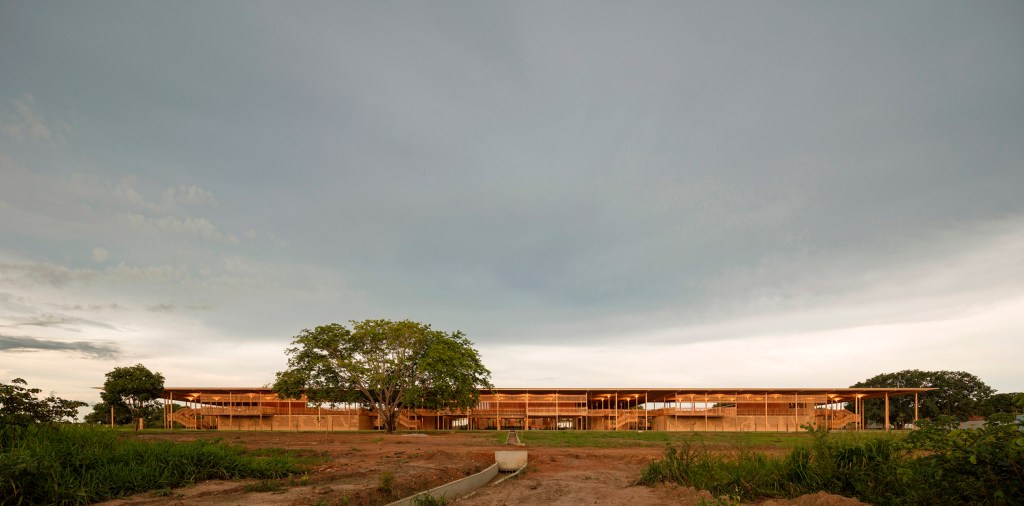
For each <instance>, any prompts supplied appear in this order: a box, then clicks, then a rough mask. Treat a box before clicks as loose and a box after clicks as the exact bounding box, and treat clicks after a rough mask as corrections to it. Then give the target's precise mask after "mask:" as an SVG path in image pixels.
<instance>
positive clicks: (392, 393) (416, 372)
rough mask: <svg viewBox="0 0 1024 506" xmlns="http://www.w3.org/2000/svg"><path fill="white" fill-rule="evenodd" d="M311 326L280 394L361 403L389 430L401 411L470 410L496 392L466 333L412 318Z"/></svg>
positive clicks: (298, 343)
mask: <svg viewBox="0 0 1024 506" xmlns="http://www.w3.org/2000/svg"><path fill="white" fill-rule="evenodd" d="M350 323H351V324H352V329H351V330H349V329H348V328H347V327H345V326H344V325H340V324H337V323H331V324H329V325H322V326H319V327H316V328H314V329H312V330H309V329H304V330H302V332H300V333H299V334H298V335H297V336H295V339H294V340H293V341H292V347H291V348H287V349H286V350H285V354H286V355H288V369H286V370H284V371H281V372H278V373H277V380H276V381H275V383H274V389H275V390H277V392H278V394H279V395H280V396H281V397H284V398H297V397H298V396H299V395H300V394H301V393H302V392H305V393H306V396H307V397H308V398H309V400H310V401H311V402H357V403H360V404H363V405H364V406H366V407H368V408H370V409H372V410H373V411H375V412H376V413H377V414H378V415H379V416H380V417H381V419H382V421H383V423H384V428H385V430H387V431H388V432H389V433H390V432H394V431H395V430H396V429H397V425H398V424H397V422H398V420H397V417H398V412H399V410H400V409H402V408H403V407H406V406H419V407H425V408H431V409H440V410H453V411H464V410H466V409H469V408H471V407H473V406H474V405H475V404H476V402H477V401H478V400H479V391H478V388H480V387H487V388H490V387H492V385H491V383H490V377H491V373H490V371H489V370H487V368H486V367H484V365H483V362H482V361H481V360H480V354H479V353H478V352H477V350H476V349H474V348H473V343H472V342H471V341H470V340H469V339H468V338H466V336H465V335H464V334H463V333H462V332H460V331H454V332H447V333H446V332H442V331H439V330H433V329H431V328H430V325H427V324H423V323H419V322H413V321H409V320H402V321H397V322H395V321H390V320H365V321H361V322H356V321H352V322H350Z"/></svg>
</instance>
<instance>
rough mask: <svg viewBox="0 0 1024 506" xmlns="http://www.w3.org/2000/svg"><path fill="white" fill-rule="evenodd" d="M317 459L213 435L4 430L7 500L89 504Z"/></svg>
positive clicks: (277, 473)
mask: <svg viewBox="0 0 1024 506" xmlns="http://www.w3.org/2000/svg"><path fill="white" fill-rule="evenodd" d="M313 459H315V457H313V456H310V455H306V456H303V455H300V454H297V453H295V452H284V451H282V450H270V451H249V450H245V449H243V448H241V447H238V446H232V445H227V444H223V443H221V442H220V441H219V440H213V441H192V442H188V443H174V442H168V441H158V442H148V441H142V440H139V439H135V438H134V436H132V435H131V434H124V433H118V432H116V431H112V430H109V429H104V428H101V427H91V426H81V425H57V424H30V425H26V426H19V425H5V426H3V427H2V428H0V504H88V503H93V502H98V501H103V500H107V499H112V498H116V497H123V496H126V495H129V494H133V493H137V492H142V491H147V490H158V491H159V490H163V491H166V492H168V493H169V491H170V489H171V488H173V487H179V486H185V485H190V484H193V483H196V482H198V481H202V480H209V479H236V478H263V479H269V478H282V477H285V476H289V475H291V474H296V473H300V472H302V471H303V469H304V468H305V467H306V466H308V465H309V464H310V463H311V462H312V461H313Z"/></svg>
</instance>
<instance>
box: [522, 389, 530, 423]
mask: <svg viewBox="0 0 1024 506" xmlns="http://www.w3.org/2000/svg"><path fill="white" fill-rule="evenodd" d="M523 416H525V417H526V418H525V419H524V421H523V430H530V391H529V390H527V391H526V412H525V413H524V414H523Z"/></svg>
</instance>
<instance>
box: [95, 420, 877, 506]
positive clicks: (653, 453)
mask: <svg viewBox="0 0 1024 506" xmlns="http://www.w3.org/2000/svg"><path fill="white" fill-rule="evenodd" d="M141 437H142V438H146V439H166V440H181V441H185V440H193V439H213V438H217V437H220V438H222V439H223V440H224V441H225V442H227V443H235V444H241V445H244V446H246V447H249V448H275V447H276V448H287V449H301V450H315V451H319V452H326V453H327V454H328V455H329V456H330V460H329V462H327V463H325V464H323V465H320V466H318V467H317V468H316V469H314V470H312V471H311V472H310V473H309V475H308V477H294V478H292V479H291V480H290V482H289V480H279V481H277V482H258V481H256V480H246V481H219V480H218V481H208V482H203V483H200V484H197V485H195V486H192V487H186V488H181V489H175V490H172V491H170V492H169V493H168V494H166V495H162V496H157V495H155V494H154V493H152V492H149V493H143V494H137V495H135V496H131V497H128V498H125V499H120V500H116V501H109V502H107V503H103V504H105V505H128V504H131V505H136V504H140V505H161V506H162V505H186V504H187V505H192V504H196V505H215V504H216V505H220V504H256V505H300V504H321V505H335V504H338V505H340V504H347V505H353V506H354V505H377V504H386V503H387V502H390V501H393V500H396V499H399V498H401V497H405V496H407V495H410V494H413V493H415V492H419V491H422V490H426V489H429V488H432V487H435V486H437V485H441V484H443V483H447V482H449V481H453V480H455V479H458V478H461V477H463V476H467V475H469V474H472V473H475V472H477V471H479V470H482V469H483V468H485V467H486V466H488V465H490V464H492V463H493V462H494V452H495V451H496V450H504V449H508V448H509V447H508V446H505V445H503V444H501V443H500V442H499V441H498V440H497V439H498V438H497V437H496V436H494V435H492V434H487V433H459V432H456V433H431V434H430V435H411V434H410V435H393V436H388V435H384V434H380V433H338V432H334V433H312V432H297V433H290V432H289V433H286V432H240V433H224V432H221V433H197V432H183V433H175V434H163V433H162V434H149V435H143V436H141ZM503 437H504V434H502V439H503ZM518 449H524V450H527V451H528V452H529V465H528V467H527V470H526V472H525V473H523V474H522V475H521V476H518V477H516V478H513V479H509V480H506V481H504V482H502V483H500V484H498V485H494V486H490V487H484V488H482V489H480V490H478V491H477V492H476V493H474V494H473V495H472V496H470V497H468V498H466V499H463V500H460V501H458V504H466V505H519V504H554V505H570V504H571V505H576V504H634V505H635V504H682V505H691V504H692V505H696V504H700V502H701V501H702V500H706V501H708V502H709V503H710V502H711V501H710V500H711V499H712V498H711V496H710V494H708V493H707V492H702V491H697V490H694V489H692V488H685V487H678V486H672V485H662V486H657V487H644V486H636V485H633V484H632V483H633V481H634V480H636V478H637V477H638V476H639V474H640V470H641V469H642V468H643V466H644V465H645V464H646V463H647V462H650V461H652V460H655V459H657V458H659V457H661V455H662V452H663V449H662V448H660V447H642V448H541V447H530V446H526V447H518ZM387 475H390V476H392V477H393V480H392V482H391V483H390V484H388V483H385V482H386V481H387V479H386V478H384V477H386V476H387ZM257 490H264V491H257ZM764 504H766V505H768V504H770V505H800V506H814V505H820V506H852V505H858V504H861V503H860V502H857V501H856V500H853V499H847V498H843V497H838V496H830V495H826V494H818V495H811V496H804V497H802V498H798V499H794V500H787V501H767V502H765V503H764Z"/></svg>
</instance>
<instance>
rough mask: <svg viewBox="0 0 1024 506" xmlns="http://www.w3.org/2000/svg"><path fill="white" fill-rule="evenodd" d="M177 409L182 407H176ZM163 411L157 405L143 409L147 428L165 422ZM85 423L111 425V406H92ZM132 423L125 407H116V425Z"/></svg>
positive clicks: (104, 404) (130, 415)
mask: <svg viewBox="0 0 1024 506" xmlns="http://www.w3.org/2000/svg"><path fill="white" fill-rule="evenodd" d="M174 407H175V408H180V406H177V405H175V406H174ZM163 416H164V414H163V409H162V408H161V407H160V406H157V405H155V404H148V405H146V406H143V407H142V419H143V420H144V421H145V423H144V425H145V426H146V427H160V425H161V423H162V420H163ZM82 421H83V422H85V423H90V424H95V425H110V405H109V404H107V403H106V402H102V401H100V402H97V403H96V404H93V405H92V411H91V412H90V413H88V414H86V415H85V417H83V418H82ZM131 423H132V414H131V412H130V411H128V408H127V407H125V406H114V425H129V424H131Z"/></svg>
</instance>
